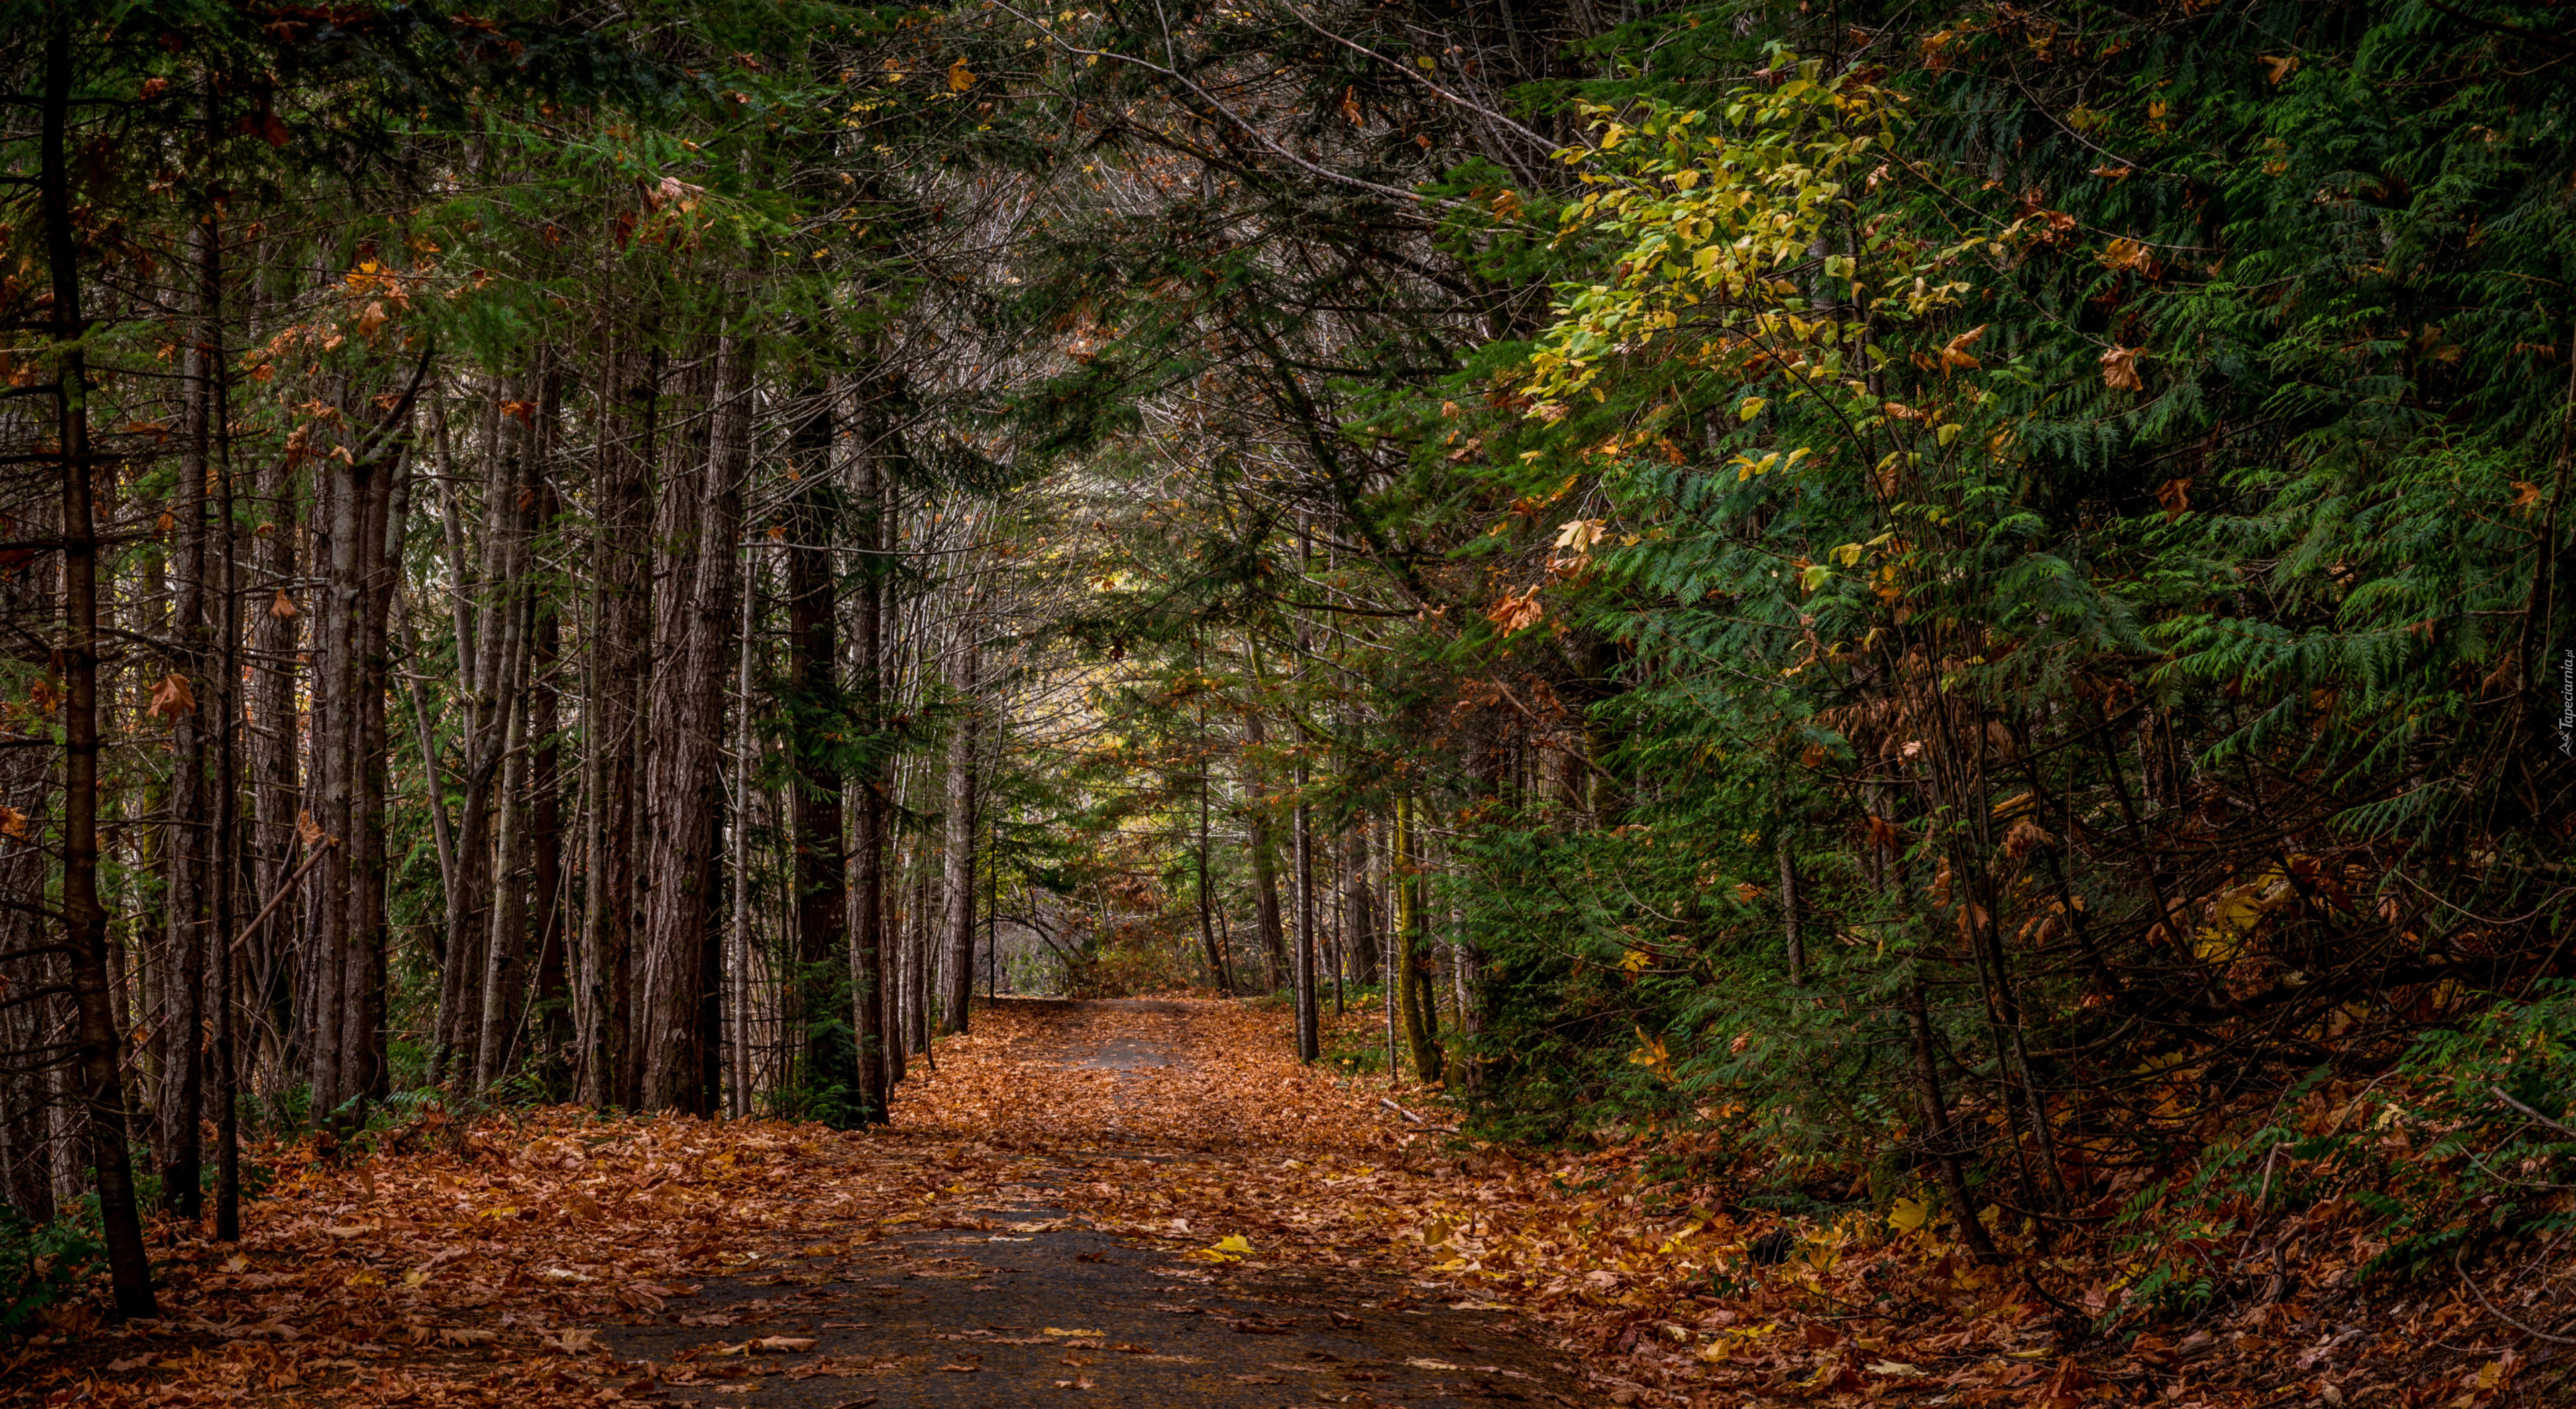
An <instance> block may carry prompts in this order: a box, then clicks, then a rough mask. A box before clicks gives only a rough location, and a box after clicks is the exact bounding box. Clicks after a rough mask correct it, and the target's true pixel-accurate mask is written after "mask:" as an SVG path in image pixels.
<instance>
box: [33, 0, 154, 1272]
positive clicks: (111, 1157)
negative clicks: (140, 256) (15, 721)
mask: <svg viewBox="0 0 2576 1409" xmlns="http://www.w3.org/2000/svg"><path fill="white" fill-rule="evenodd" d="M75 21H76V17H75V15H74V12H73V7H71V6H69V5H61V6H57V7H55V9H54V12H53V15H52V17H51V22H50V23H49V24H48V26H47V29H46V35H45V92H44V98H43V102H42V106H41V108H40V111H39V121H40V122H41V123H42V132H41V135H40V138H39V142H40V147H41V152H40V157H39V160H40V163H41V167H40V171H39V174H38V176H37V183H38V190H39V198H40V200H41V202H42V215H41V219H42V220H43V222H44V227H45V259H46V263H47V264H48V265H49V266H50V268H49V270H48V273H49V274H50V275H51V277H52V284H53V308H52V310H51V311H52V313H53V328H52V333H53V338H54V346H55V347H56V348H57V349H59V352H58V354H57V357H56V365H55V374H54V408H55V437H56V439H55V443H56V444H57V445H58V446H59V447H60V451H61V455H62V461H61V463H62V477H63V499H62V537H63V547H62V553H63V646H62V654H63V684H64V694H63V706H62V708H63V745H64V747H63V862H62V868H63V869H62V875H63V921H64V924H63V939H64V943H65V944H66V945H67V946H68V947H69V948H70V950H71V964H72V989H73V1001H74V1002H75V1004H76V1005H77V1007H78V1010H79V1014H80V1028H79V1039H78V1046H77V1048H76V1050H75V1054H74V1063H75V1066H76V1068H77V1070H78V1072H79V1074H80V1084H81V1087H82V1091H81V1095H82V1098H83V1101H84V1103H85V1104H86V1105H87V1106H88V1107H89V1147H90V1151H89V1152H90V1167H91V1168H92V1169H93V1170H94V1171H96V1173H95V1178H96V1179H97V1182H98V1206H99V1223H100V1229H101V1231H102V1232H103V1233H104V1234H105V1237H106V1242H107V1258H108V1275H109V1279H110V1281H111V1282H112V1283H113V1285H114V1287H115V1291H116V1309H117V1313H118V1314H119V1315H122V1316H154V1315H157V1314H159V1313H158V1308H157V1307H156V1305H155V1304H154V1299H153V1295H152V1267H151V1263H150V1262H149V1261H148V1260H147V1258H146V1256H145V1253H144V1250H143V1224H142V1220H141V1219H139V1218H138V1217H137V1216H136V1214H135V1208H134V1182H133V1171H132V1166H131V1165H130V1164H129V1163H128V1161H127V1153H126V1143H125V1117H126V1110H125V1085H124V1078H123V1076H122V1074H121V1072H120V1070H119V1068H120V1065H121V1063H120V1062H119V1061H118V1055H119V1042H118V1030H117V1027H116V1020H115V1014H114V1013H113V1012H112V1011H111V1009H110V1007H109V1003H108V972H109V969H110V968H111V967H112V966H111V964H110V962H109V957H108V933H107V912H106V911H105V910H104V909H102V908H101V907H100V905H99V900H98V753H99V739H98V530H97V525H96V523H95V522H94V521H93V518H92V514H91V504H90V475H91V473H92V471H93V469H94V466H93V465H92V463H91V458H90V446H89V365H88V358H87V354H86V353H85V352H84V351H83V342H82V340H83V338H84V337H85V336H86V335H87V333H88V331H89V328H88V322H87V319H86V318H84V317H83V315H82V313H81V286H80V246H79V243H78V239H77V237H76V236H75V234H74V233H73V228H72V209H71V204H72V190H71V173H70V171H69V170H68V168H67V166H66V164H65V132H66V129H67V127H68V125H69V121H70V117H71V91H72V26H73V24H74V23H75Z"/></svg>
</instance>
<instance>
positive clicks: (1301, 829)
mask: <svg viewBox="0 0 2576 1409" xmlns="http://www.w3.org/2000/svg"><path fill="white" fill-rule="evenodd" d="M1314 823H1315V819H1314V815H1313V809H1311V808H1309V807H1308V806H1307V805H1306V761H1305V760H1304V759H1303V758H1300V759H1298V761H1297V815H1296V854H1297V860H1296V877H1295V879H1296V884H1297V1060H1299V1061H1301V1062H1311V1061H1314V1060H1315V1059H1316V1058H1318V1057H1321V1056H1322V1055H1323V1048H1322V1046H1321V1045H1320V1043H1321V1038H1322V1034H1321V1032H1320V1030H1319V1025H1320V1013H1319V1010H1318V1006H1317V1003H1316V996H1315V836H1314V832H1315V826H1314Z"/></svg>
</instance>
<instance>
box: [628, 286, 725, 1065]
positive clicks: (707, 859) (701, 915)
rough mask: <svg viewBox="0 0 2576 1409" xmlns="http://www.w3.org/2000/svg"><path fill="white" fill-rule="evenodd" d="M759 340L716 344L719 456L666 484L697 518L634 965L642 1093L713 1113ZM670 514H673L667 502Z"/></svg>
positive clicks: (690, 538)
mask: <svg viewBox="0 0 2576 1409" xmlns="http://www.w3.org/2000/svg"><path fill="white" fill-rule="evenodd" d="M753 357H754V348H753V345H752V343H751V341H750V340H749V339H748V338H745V337H743V336H740V335H738V334H728V335H726V336H725V337H724V338H723V339H722V340H721V342H720V346H719V349H718V351H717V354H716V362H717V371H716V377H715V395H714V397H713V405H712V408H711V413H710V420H709V430H708V449H707V454H706V455H705V456H704V457H703V458H702V459H701V460H700V461H699V463H698V466H697V469H696V472H695V474H694V475H693V476H692V479H693V480H694V481H695V482H694V483H687V484H673V485H670V486H667V487H666V492H665V495H664V500H663V502H664V505H665V508H666V510H668V509H669V506H670V504H671V502H672V500H674V499H678V498H682V497H687V498H689V499H691V500H692V501H693V508H692V509H691V510H690V511H689V513H688V518H689V520H690V522H689V523H687V524H685V525H682V524H677V523H673V524H671V525H670V526H671V528H672V529H673V530H674V531H672V532H668V533H665V534H664V535H662V537H663V538H664V540H665V541H666V542H671V543H675V544H676V543H678V542H680V541H682V540H683V538H684V536H685V541H686V543H687V547H686V548H685V549H681V550H677V551H675V553H674V557H675V561H674V562H673V563H672V565H671V573H670V576H669V577H668V578H666V579H665V582H664V591H663V593H662V600H663V601H667V602H668V603H669V604H670V610H669V611H668V612H667V613H658V614H659V615H662V616H663V617H664V620H662V621H661V622H659V623H658V624H657V625H658V627H659V630H658V631H657V635H658V636H659V638H660V639H661V640H663V641H667V642H671V643H672V644H673V646H674V647H675V649H674V650H673V651H672V652H671V654H670V657H669V658H668V659H666V660H665V661H664V662H663V663H662V668H661V669H660V671H659V672H658V673H657V674H656V677H655V679H654V685H653V751H652V762H651V772H650V777H649V779H648V782H647V785H646V787H645V789H644V792H645V798H646V805H647V806H648V807H650V808H651V809H652V811H653V815H654V825H653V826H652V827H651V828H650V845H649V848H648V856H649V859H648V863H647V869H648V872H649V874H650V875H651V876H652V877H653V888H652V890H651V892H650V894H649V896H648V898H647V901H646V904H645V928H644V937H643V944H642V954H641V957H640V959H639V961H638V963H637V966H636V999H635V1028H636V1033H635V1045H636V1047H637V1049H638V1051H639V1055H640V1060H639V1073H638V1081H637V1086H638V1095H637V1102H638V1104H639V1105H640V1106H641V1107H642V1108H644V1109H646V1110H657V1111H659V1110H677V1111H685V1112H688V1113H690V1114H693V1115H705V1114H709V1113H710V1109H711V1107H710V1103H709V1100H708V1096H709V1092H708V1090H707V1085H708V1083H707V1072H708V1064H709V1063H710V1062H711V1061H712V1060H713V1058H714V1054H713V1053H712V1052H711V1051H710V1050H708V1048H709V1045H710V1044H708V1043H707V1041H706V1033H705V1027H706V1022H705V1019H706V1010H707V1003H708V1000H709V999H710V998H712V997H713V996H714V995H713V994H712V993H711V992H710V991H709V985H708V977H709V974H708V967H709V966H708V959H709V956H710V945H711V943H712V942H713V939H714V935H713V934H712V932H711V929H710V920H711V916H712V914H713V904H712V902H713V899H714V897H713V895H712V894H710V892H709V876H710V867H711V865H712V863H713V861H714V851H715V847H714V835H715V823H716V817H717V813H718V806H719V801H720V794H721V793H722V791H723V778H722V762H723V743H722V741H723V737H724V708H725V693H726V691H725V677H726V676H727V674H729V673H730V672H729V669H728V667H730V666H731V665H732V663H733V651H732V649H731V646H732V640H731V638H732V634H733V629H734V622H733V606H734V596H733V594H734V591H735V584H736V577H737V568H738V559H739V554H738V551H737V544H736V540H737V539H738V538H739V537H740V535H741V521H742V488H743V480H744V479H745V477H746V474H747V472H748V470H749V468H750V459H751V394H750V392H751V380H752V378H751V370H752V361H753ZM665 517H666V521H667V520H668V519H670V518H671V517H672V516H671V515H670V514H668V513H666V516H665Z"/></svg>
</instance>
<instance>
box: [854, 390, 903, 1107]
mask: <svg viewBox="0 0 2576 1409" xmlns="http://www.w3.org/2000/svg"><path fill="white" fill-rule="evenodd" d="M872 429H873V430H874V431H875V434H873V435H871V436H870V437H869V442H870V443H869V444H867V445H866V446H863V447H862V448H861V449H860V451H859V453H858V455H857V456H856V457H855V459H854V461H853V463H852V465H851V471H852V479H853V483H852V484H851V487H850V497H851V499H852V501H853V502H854V503H855V505H856V506H857V509H858V513H857V516H856V519H857V521H856V522H855V523H853V524H852V525H851V528H852V537H854V538H855V539H857V541H858V546H859V548H860V550H861V551H860V554H859V557H860V565H861V576H860V580H859V599H858V602H857V604H856V605H857V608H858V610H857V612H856V613H855V616H854V619H853V621H852V623H851V626H852V630H853V633H854V639H853V640H852V641H851V643H850V644H851V646H852V648H853V651H854V653H855V655H856V660H855V661H854V666H855V668H856V670H857V676H858V678H857V679H856V680H854V681H853V682H852V684H853V685H855V686H856V689H857V695H858V701H857V703H858V714H859V718H860V720H861V721H862V722H863V726H864V727H865V728H866V729H867V730H868V731H869V732H870V733H871V734H873V733H875V732H876V731H877V730H879V729H882V728H883V727H884V726H885V701H886V654H887V653H886V625H887V622H886V582H887V575H886V557H885V551H884V550H885V546H886V542H887V531H886V530H887V524H886V512H885V505H886V500H887V497H888V495H889V494H890V493H891V491H892V489H893V486H892V485H891V484H890V483H889V481H890V480H892V479H893V478H895V477H894V476H893V475H890V474H889V473H887V468H888V465H889V464H890V463H892V462H893V461H894V460H895V459H896V458H897V457H898V456H899V455H900V453H901V452H900V450H899V449H895V448H894V447H897V446H899V445H900V440H899V437H898V433H897V432H895V431H893V430H891V429H889V428H886V427H884V426H881V425H879V426H873V427H872ZM880 442H882V443H880ZM857 783H858V788H857V797H858V804H859V815H858V817H857V818H856V819H855V821H856V822H857V826H856V827H854V828H853V829H852V831H853V835H852V836H851V838H850V841H851V848H852V852H851V856H850V859H849V865H850V883H851V888H850V893H849V895H848V896H847V898H846V900H845V903H844V913H846V914H847V915H848V916H849V917H850V919H851V921H852V922H853V923H852V924H851V926H850V937H849V946H850V1031H851V1035H852V1037H853V1040H854V1041H855V1043H856V1045H857V1052H856V1057H857V1068H858V1080H857V1088H858V1096H859V1105H860V1109H861V1113H860V1119H861V1120H863V1121H869V1122H874V1121H880V1120H883V1119H885V1118H886V1106H887V1101H888V1100H889V1099H890V1097H891V1096H892V1090H891V1087H892V1082H891V1081H890V1080H889V1079H888V1073H889V1071H890V1068H889V1065H888V1063H887V1061H886V1042H887V1038H888V1037H889V1036H890V1035H891V1034H889V1033H888V1031H887V1029H886V1021H885V1012H886V952H885V947H886V934H885V883H886V875H885V871H886V848H887V845H888V843H889V841H890V840H891V838H889V837H888V836H887V835H886V832H887V826H886V769H885V763H884V760H883V759H882V757H880V756H878V755H877V754H875V753H872V754H871V755H870V761H869V763H868V765H867V767H865V768H864V769H862V770H861V772H860V774H859V777H858V779H857Z"/></svg>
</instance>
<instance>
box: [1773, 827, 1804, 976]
mask: <svg viewBox="0 0 2576 1409" xmlns="http://www.w3.org/2000/svg"><path fill="white" fill-rule="evenodd" d="M1777 850H1778V851H1779V853H1780V934H1781V937H1782V939H1783V940H1784V941H1786V943H1787V945H1788V949H1789V986H1790V987H1791V988H1804V987H1806V986H1807V946H1806V941H1805V936H1804V934H1802V933H1801V932H1800V930H1799V928H1798V921H1799V915H1798V867H1797V864H1796V863H1795V862H1794V861H1792V860H1791V859H1790V857H1789V829H1788V828H1786V827H1782V828H1781V829H1780V838H1779V843H1778V846H1777Z"/></svg>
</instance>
